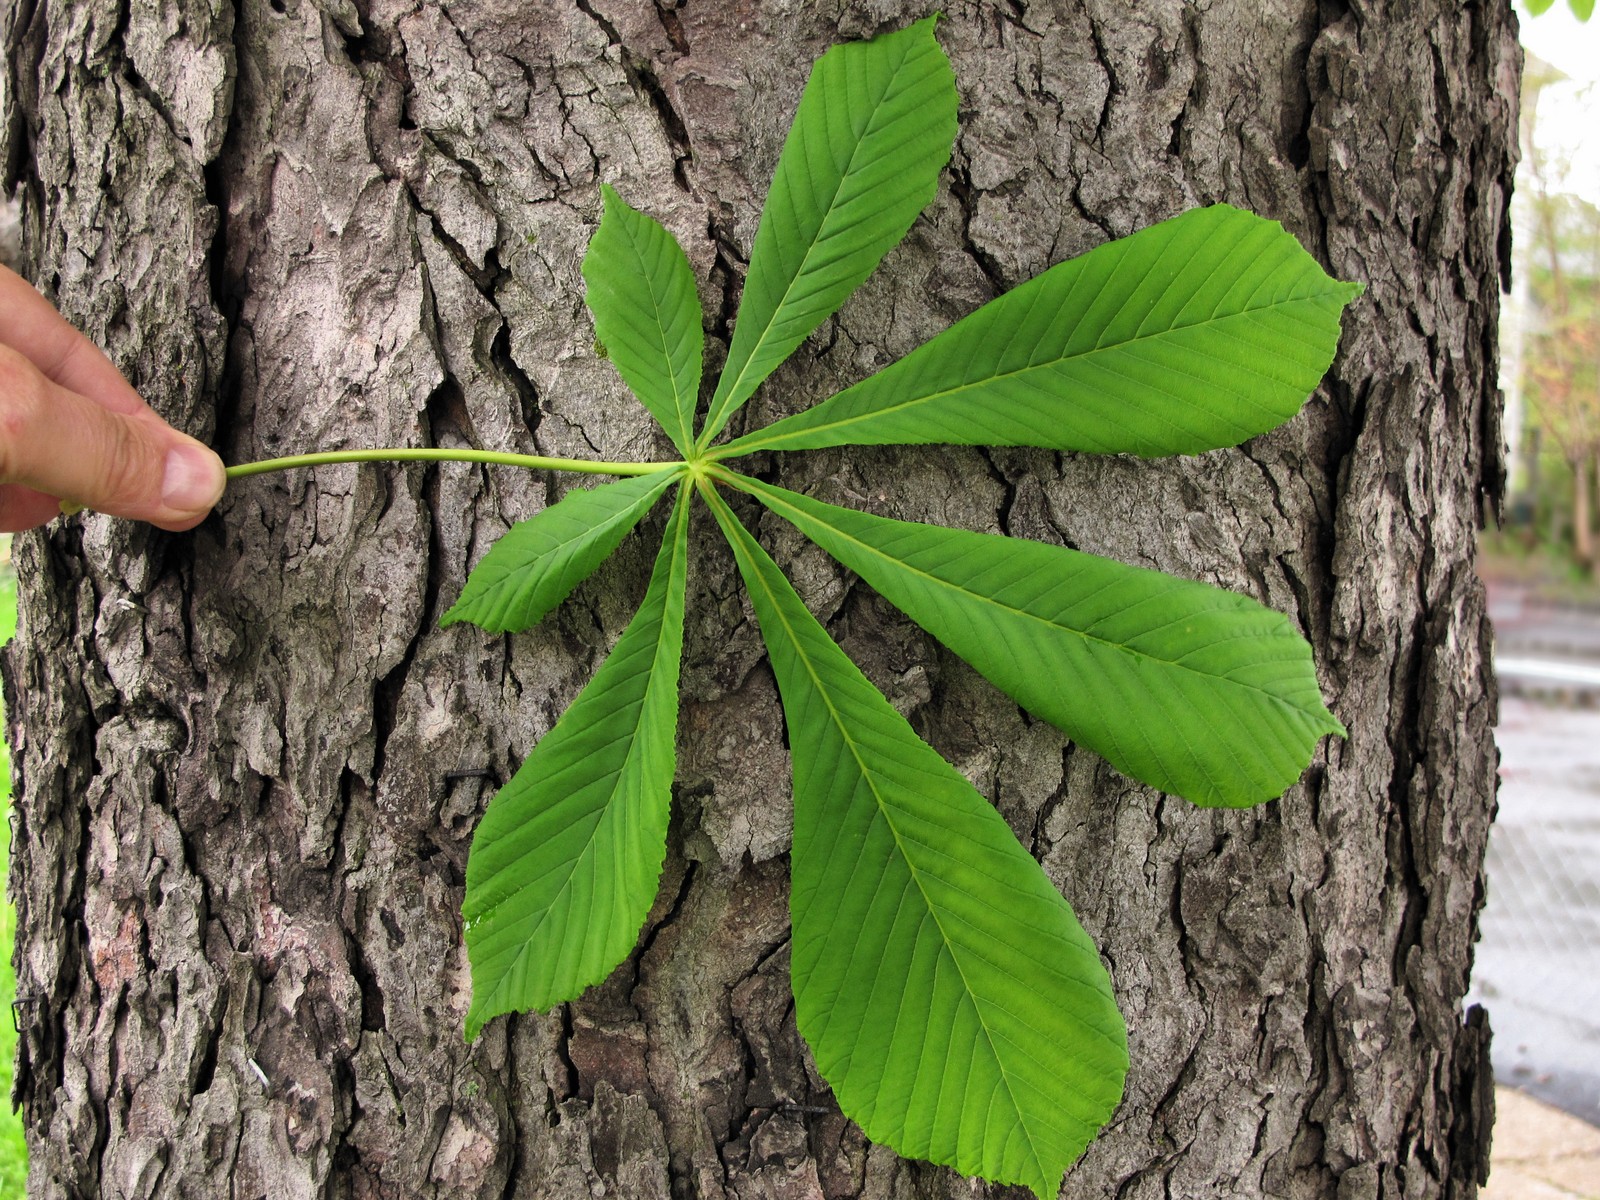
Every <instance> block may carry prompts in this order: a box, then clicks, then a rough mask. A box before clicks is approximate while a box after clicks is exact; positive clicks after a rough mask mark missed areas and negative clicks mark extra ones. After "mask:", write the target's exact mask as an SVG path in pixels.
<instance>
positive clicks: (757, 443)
mask: <svg viewBox="0 0 1600 1200" xmlns="http://www.w3.org/2000/svg"><path fill="white" fill-rule="evenodd" d="M1334 294H1335V293H1334V292H1333V291H1322V292H1314V293H1311V294H1309V295H1305V296H1296V297H1292V298H1290V299H1287V300H1274V301H1273V302H1272V303H1271V304H1263V305H1260V306H1259V307H1256V308H1250V309H1244V310H1241V311H1240V312H1235V313H1228V314H1227V315H1226V316H1221V317H1218V316H1216V315H1215V314H1213V315H1212V316H1209V317H1207V318H1205V320H1203V321H1191V322H1189V323H1188V324H1186V325H1168V326H1166V327H1164V328H1162V329H1157V330H1154V331H1152V332H1150V333H1141V334H1137V335H1135V336H1134V337H1130V338H1124V339H1123V340H1121V341H1117V342H1111V343H1109V344H1107V345H1098V344H1097V345H1094V346H1091V347H1090V348H1089V349H1087V350H1083V351H1080V352H1078V353H1076V354H1062V355H1060V356H1059V357H1056V358H1052V359H1047V360H1045V361H1044V362H1038V363H1029V364H1028V365H1027V366H1024V367H1018V368H1016V369H1015V370H1011V371H999V372H996V373H995V374H993V375H985V376H984V377H983V378H982V379H975V380H972V381H971V382H969V383H961V384H957V385H956V386H955V387H949V388H944V389H942V390H940V391H935V392H925V393H923V394H922V395H920V396H914V397H912V398H911V399H909V400H902V401H900V402H899V403H898V404H891V405H888V406H886V407H883V408H874V409H870V410H868V411H867V412H862V413H856V414H854V415H852V416H848V417H843V418H840V419H839V420H836V421H824V422H822V423H820V424H815V425H804V426H801V427H799V428H796V429H792V430H789V431H787V432H784V433H780V434H778V435H777V436H775V437H765V436H763V434H764V433H765V432H766V431H764V430H760V429H758V430H756V431H755V432H754V433H750V434H747V435H746V436H745V437H742V438H739V439H738V440H737V441H732V442H729V443H728V444H727V445H726V446H723V447H722V449H721V453H717V452H713V457H716V458H723V457H730V458H731V457H735V456H736V455H738V454H747V453H750V452H752V451H755V450H776V449H779V448H780V447H781V446H782V445H783V443H785V442H788V441H793V440H796V439H798V438H802V437H809V436H812V435H814V434H818V433H826V432H829V431H831V430H835V429H845V428H848V427H849V426H851V425H856V424H859V423H861V422H863V421H872V420H877V419H879V418H881V417H886V416H892V415H894V414H895V413H898V412H901V411H903V410H904V409H908V408H913V407H915V406H916V405H919V404H928V403H930V402H932V401H934V400H943V399H946V398H948V397H952V396H959V395H961V394H962V393H963V392H968V391H972V390H974V389H977V388H983V387H989V386H991V385H993V384H996V383H1003V382H1005V381H1007V380H1011V379H1016V378H1018V377H1020V376H1023V375H1027V374H1030V373H1032V372H1034V371H1047V370H1050V369H1051V368H1053V367H1058V366H1060V365H1061V364H1062V363H1067V362H1074V361H1087V360H1088V359H1089V358H1091V357H1092V356H1093V355H1096V354H1103V353H1107V352H1110V351H1114V350H1126V349H1127V348H1129V347H1131V346H1136V345H1138V344H1139V343H1141V342H1145V341H1150V340H1152V339H1155V338H1161V337H1168V336H1170V335H1172V334H1174V333H1180V332H1187V331H1188V330H1191V329H1204V328H1207V327H1208V326H1220V325H1222V324H1223V323H1225V322H1228V321H1237V320H1240V319H1241V318H1245V317H1252V316H1256V315H1258V314H1262V313H1270V312H1272V311H1274V310H1276V309H1279V308H1285V307H1288V306H1289V305H1294V304H1304V303H1306V302H1307V301H1315V300H1323V299H1326V298H1328V297H1330V296H1332V295H1334ZM982 311H983V310H982V309H978V310H977V312H982ZM972 315H973V316H976V315H977V313H973V314H972ZM950 328H951V329H954V328H955V326H954V325H952V326H951V327H950ZM946 332H948V330H947V331H946ZM936 336H943V335H942V334H940V335H936ZM931 344H932V343H931V342H928V343H924V345H931ZM919 349H920V347H919ZM915 353H916V351H912V354H915ZM908 357H909V356H908ZM905 361H907V359H904V358H903V359H901V360H900V362H902V363H903V362H905ZM898 365H899V363H895V364H893V366H898ZM889 369H893V367H892V366H891V367H890V368H889ZM873 378H881V376H869V377H868V378H866V379H863V380H862V381H861V382H860V383H856V384H852V385H851V386H850V387H849V388H847V389H845V391H843V392H840V393H839V397H840V398H842V397H844V396H846V395H848V394H849V393H850V392H852V391H855V390H856V389H858V388H863V387H865V386H866V385H867V384H869V383H871V382H872V379H873ZM804 416H805V414H804V413H797V414H795V415H794V416H793V417H786V418H785V419H784V422H783V423H784V424H787V423H788V422H789V421H795V422H798V421H800V419H801V418H802V417H804ZM768 428H769V429H771V428H775V426H769V427H768Z"/></svg>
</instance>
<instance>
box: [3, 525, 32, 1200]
mask: <svg viewBox="0 0 1600 1200" xmlns="http://www.w3.org/2000/svg"><path fill="white" fill-rule="evenodd" d="M16 628H17V578H16V576H15V575H14V574H13V573H12V570H11V539H10V538H9V537H0V646H3V645H5V643H6V642H8V641H10V640H11V635H12V634H13V633H15V632H16ZM3 716H4V710H3V709H0V717H3ZM10 807H11V755H10V752H9V751H8V750H7V749H6V743H5V737H4V726H3V724H0V817H4V819H0V874H4V873H5V872H6V870H7V868H8V867H9V864H10V862H11V820H10V812H9V811H8V810H9V809H10ZM16 940H17V914H16V912H15V911H14V910H13V909H12V907H11V902H10V900H9V898H8V899H7V900H6V901H5V903H4V904H0V1009H3V1010H5V1011H0V1200H23V1197H24V1196H26V1194H27V1187H28V1147H27V1143H26V1142H25V1141H24V1140H23V1136H22V1120H21V1119H20V1118H19V1117H18V1116H17V1114H16V1113H14V1112H12V1111H11V1102H10V1101H11V1071H12V1064H13V1062H14V1061H15V1060H16V1055H17V1034H16V1029H15V1027H14V1026H13V1024H12V1022H11V1020H10V1009H11V1001H12V1000H14V999H15V998H16V993H17V980H16V976H15V975H14V974H13V973H12V970H11V947H12V946H13V945H15V944H16Z"/></svg>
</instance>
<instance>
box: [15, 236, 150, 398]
mask: <svg viewBox="0 0 1600 1200" xmlns="http://www.w3.org/2000/svg"><path fill="white" fill-rule="evenodd" d="M0 313H5V314H6V315H5V319H4V320H0V343H3V344H5V345H7V346H10V347H11V348H12V349H13V350H15V351H17V353H19V354H21V355H23V356H24V357H26V358H27V359H28V360H29V361H31V362H32V363H33V365H34V366H36V367H38V368H39V370H40V371H41V372H42V373H43V374H44V375H45V376H46V377H47V378H48V379H50V380H51V381H52V382H54V383H58V384H60V385H61V386H62V387H64V388H66V389H68V390H69V391H73V392H77V393H78V394H79V395H80V396H88V397H89V398H90V399H92V400H94V401H96V402H97V403H99V404H101V405H104V406H105V407H106V408H108V409H110V410H111V411H112V412H118V413H122V414H124V415H126V416H132V415H133V414H134V413H137V412H140V411H150V406H149V405H147V404H146V403H145V402H144V400H143V399H142V398H140V396H139V393H138V392H136V391H134V390H133V388H132V387H131V386H130V385H129V383H128V381H127V380H126V379H124V378H123V377H122V373H121V372H120V371H118V370H117V368H116V367H114V366H113V365H112V364H111V360H110V359H109V358H107V357H106V356H105V354H104V353H102V352H101V350H100V347H99V346H96V345H95V344H94V343H93V342H91V341H90V340H89V339H88V338H87V337H85V336H84V334H83V333H82V332H81V331H79V330H78V329H75V328H74V327H73V326H72V325H71V324H70V323H69V322H68V321H67V320H66V319H65V318H64V317H63V316H62V315H61V314H60V313H58V312H57V311H56V310H55V308H54V307H53V306H52V305H51V303H50V302H49V301H48V300H46V299H45V298H44V297H43V296H41V295H40V294H39V293H38V292H37V291H35V290H34V288H33V286H32V285H31V284H30V283H29V282H28V281H27V280H26V279H24V278H22V276H20V275H18V274H17V273H16V272H15V271H12V270H10V269H9V268H7V267H5V266H0ZM152 415H154V414H153V413H152Z"/></svg>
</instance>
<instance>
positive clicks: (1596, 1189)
mask: <svg viewBox="0 0 1600 1200" xmlns="http://www.w3.org/2000/svg"><path fill="white" fill-rule="evenodd" d="M1494 1104H1495V1121H1494V1153H1493V1155H1492V1157H1491V1159H1490V1163H1489V1183H1488V1186H1487V1187H1485V1188H1484V1189H1483V1190H1482V1191H1481V1192H1479V1193H1478V1195H1479V1196H1480V1197H1481V1198H1482V1200H1600V1129H1596V1128H1595V1127H1594V1126H1593V1125H1590V1124H1588V1123H1587V1122H1584V1121H1580V1120H1578V1118H1577V1117H1570V1116H1568V1115H1567V1114H1566V1113H1564V1112H1562V1111H1561V1110H1560V1109H1558V1108H1552V1107H1551V1106H1550V1105H1548V1104H1545V1103H1542V1102H1541V1101H1538V1100H1535V1099H1534V1098H1533V1097H1532V1096H1527V1095H1524V1094H1523V1093H1522V1092H1519V1091H1516V1090H1515V1089H1513V1088H1508V1087H1497V1088H1495V1090H1494Z"/></svg>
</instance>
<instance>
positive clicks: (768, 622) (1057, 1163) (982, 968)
mask: <svg viewBox="0 0 1600 1200" xmlns="http://www.w3.org/2000/svg"><path fill="white" fill-rule="evenodd" d="M708 500H709V502H710V504H711V507H712V510H713V512H714V513H715V514H716V516H717V520H718V521H719V522H720V523H721V525H722V527H723V530H724V532H725V533H726V534H727V536H728V541H729V542H730V543H731V544H732V546H733V550H734V555H735V557H736V558H737V560H738V564H739V570H740V573H741V574H742V575H743V576H744V580H745V587H746V588H747V589H748V591H749V593H750V596H751V599H752V601H753V603H754V605H755V611H756V617H757V620H758V621H759V623H760V626H761V633H762V638H763V640H764V641H765V642H766V645H767V652H768V655H769V656H770V658H771V661H772V666H773V670H774V672H775V673H776V674H777V677H778V687H779V691H780V692H781V694H782V697H783V709H784V713H785V715H786V717H787V719H788V728H789V745H790V757H791V759H792V760H793V768H794V850H793V858H792V865H791V880H792V883H791V889H790V901H789V904H790V912H791V917H792V922H793V930H794V932H793V951H792V954H793V958H792V963H791V968H790V969H791V974H792V977H793V984H794V997H795V1013H796V1018H797V1020H798V1023H799V1027H800V1032H801V1033H802V1034H803V1035H804V1037H805V1039H806V1042H807V1044H808V1045H809V1046H810V1047H811V1051H812V1054H813V1055H814V1056H815V1058H816V1062H817V1067H818V1069H819V1070H820V1071H821V1072H822V1075H823V1078H825V1079H826V1080H827V1081H828V1082H829V1084H830V1085H831V1086H832V1087H833V1090H834V1094H835V1095H836V1097H837V1098H838V1101H839V1105H840V1108H841V1109H842V1110H843V1111H844V1113H845V1114H846V1115H847V1116H849V1117H850V1118H851V1119H852V1120H853V1121H855V1122H856V1123H857V1124H858V1125H860V1126H861V1128H862V1130H863V1131H864V1132H865V1133H866V1135H867V1136H868V1137H869V1138H871V1139H872V1140H873V1141H875V1142H881V1143H883V1144H885V1145H887V1146H890V1147H892V1148H893V1149H894V1150H896V1151H897V1152H898V1153H900V1154H903V1155H909V1156H911V1157H915V1158H924V1159H928V1160H930V1161H932V1162H937V1163H945V1164H948V1165H950V1166H953V1167H955V1168H956V1169H957V1170H958V1171H962V1172H965V1173H966V1174H969V1175H981V1176H983V1177H984V1178H986V1179H991V1180H995V1181H998V1182H1009V1183H1022V1184H1025V1185H1026V1186H1028V1187H1030V1188H1032V1189H1033V1191H1034V1192H1035V1194H1037V1195H1038V1196H1039V1197H1040V1198H1041V1200H1049V1198H1050V1197H1053V1196H1055V1194H1056V1192H1057V1191H1058V1190H1059V1188H1060V1185H1061V1178H1062V1175H1063V1173H1064V1172H1065V1171H1066V1168H1067V1167H1068V1165H1070V1164H1071V1163H1072V1162H1073V1160H1074V1159H1076V1158H1077V1157H1078V1155H1079V1154H1081V1153H1082V1152H1083V1149H1084V1147H1085V1146H1086V1145H1088V1143H1089V1141H1090V1140H1091V1139H1092V1138H1093V1137H1094V1135H1095V1133H1096V1132H1097V1131H1098V1130H1099V1128H1100V1126H1101V1125H1103V1124H1104V1123H1105V1122H1106V1121H1107V1120H1108V1119H1109V1118H1110V1116H1111V1114H1112V1113H1113V1112H1114V1111H1115V1109H1116V1106H1117V1103H1118V1101H1119V1100H1120V1098H1121V1094H1122V1081H1123V1077H1124V1075H1125V1073H1126V1070H1127V1062H1128V1056H1127V1041H1126V1033H1125V1031H1124V1027H1123V1023H1122V1018H1121V1016H1120V1014H1119V1013H1118V1012H1117V1008H1116V1004H1115V1002H1114V1000H1113V998H1112V994H1111V983H1110V980H1109V978H1108V977H1107V975H1106V972H1105V969H1104V968H1103V967H1102V965H1101V963H1100V957H1099V955H1098V953H1097V952H1096V950H1095V947H1094V944H1093V943H1092V942H1091V941H1090V940H1089V937H1088V935H1087V934H1085V933H1084V931H1083V929H1082V927H1081V926H1080V925H1079V924H1078V921H1077V918H1076V917H1075V916H1074V915H1073V912H1072V909H1071V907H1070V906H1069V905H1068V904H1067V902H1066V901H1065V900H1064V899H1062V897H1061V896H1060V894H1059V893H1058V892H1057V891H1056V890H1055V888H1054V887H1053V886H1052V885H1051V883H1050V881H1049V880H1048V879H1046V878H1045V876H1044V873H1043V872H1042V871H1041V870H1040V868H1039V865H1038V864H1037V863H1036V862H1035V861H1034V860H1033V859H1032V858H1031V857H1030V856H1029V855H1028V853H1027V852H1026V851H1025V850H1024V849H1023V848H1022V846H1021V845H1020V844H1019V843H1018V842H1017V839H1016V838H1015V837H1014V836H1013V835H1012V833H1011V829H1010V827H1009V826H1007V825H1006V823H1005V821H1004V820H1003V819H1002V818H1001V817H1000V815H999V814H998V813H997V812H995V810H994V808H993V807H992V806H991V805H990V804H989V803H988V802H987V801H986V800H984V798H983V797H982V796H980V795H979V794H978V792H977V791H976V790H975V789H974V788H973V787H972V785H971V784H970V783H968V782H967V781H966V780H965V779H964V778H962V777H961V776H960V775H959V774H957V772H956V771H955V770H954V768H952V767H951V766H950V765H949V764H948V763H946V762H945V761H944V760H943V759H942V758H940V757H939V755H938V754H936V753H935V752H934V751H933V750H932V749H931V748H930V747H928V746H927V745H926V744H925V743H924V742H923V741H922V740H921V739H920V738H918V737H917V736H916V734H915V733H914V732H913V731H912V729H911V726H910V725H909V724H907V723H906V721H905V718H903V717H901V716H900V714H899V713H897V712H895V710H894V709H893V708H892V707H891V706H890V705H889V703H888V701H886V700H885V699H884V698H883V697H882V695H880V694H879V693H878V691H877V689H876V688H874V687H873V686H872V684H871V683H869V682H868V681H867V679H866V677H865V676H863V675H862V674H861V672H860V670H858V669H857V667H856V666H855V664H854V663H852V662H851V661H850V659H849V658H848V657H846V655H845V654H844V652H843V651H842V650H840V649H839V647H838V646H836V645H835V644H834V642H833V640H832V639H831V638H830V637H829V636H828V634H827V632H826V631H825V630H823V628H822V627H821V626H820V625H819V624H817V622H816V620H815V618H813V617H812V616H811V614H810V613H809V612H808V611H807V610H806V608H805V606H804V605H803V604H802V603H801V601H800V598H799V597H798V596H797V595H795V592H794V590H793V588H791V587H790V586H789V583H788V580H787V579H785V578H784V576H783V573H782V572H781V571H780V570H779V569H778V567H777V566H776V564H774V563H773V561H772V559H771V558H769V557H768V556H767V554H766V552H765V551H764V550H763V549H762V548H761V547H760V546H759V545H758V544H757V543H756V541H755V539H754V538H752V537H751V536H750V534H749V532H748V531H746V530H745V529H744V527H743V526H742V525H740V524H739V522H738V520H737V518H735V517H734V515H733V514H732V512H731V511H729V510H728V508H727V506H726V505H725V504H723V502H722V501H721V500H720V498H717V497H715V496H714V495H710V496H708Z"/></svg>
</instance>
